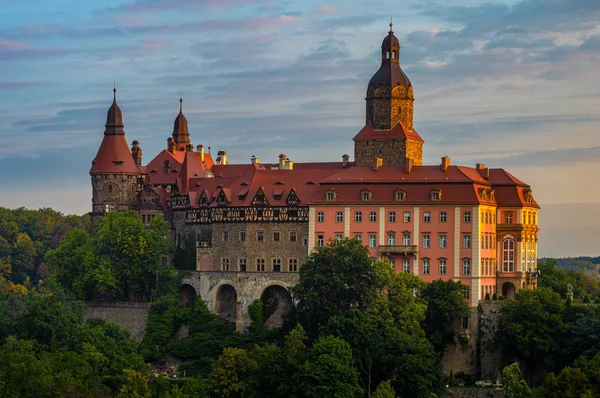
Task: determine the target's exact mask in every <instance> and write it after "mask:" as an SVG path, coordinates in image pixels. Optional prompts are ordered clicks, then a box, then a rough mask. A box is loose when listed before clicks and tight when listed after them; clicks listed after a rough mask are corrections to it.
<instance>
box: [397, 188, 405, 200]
mask: <svg viewBox="0 0 600 398" xmlns="http://www.w3.org/2000/svg"><path fill="white" fill-rule="evenodd" d="M394 199H395V200H396V202H403V201H405V200H406V191H405V190H404V189H396V191H394Z"/></svg>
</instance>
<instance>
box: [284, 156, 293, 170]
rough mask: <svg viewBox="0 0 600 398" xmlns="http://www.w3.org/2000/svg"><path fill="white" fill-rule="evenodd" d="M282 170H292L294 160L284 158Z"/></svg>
mask: <svg viewBox="0 0 600 398" xmlns="http://www.w3.org/2000/svg"><path fill="white" fill-rule="evenodd" d="M283 170H294V162H292V161H291V160H289V159H288V158H286V159H285V162H284V163H283Z"/></svg>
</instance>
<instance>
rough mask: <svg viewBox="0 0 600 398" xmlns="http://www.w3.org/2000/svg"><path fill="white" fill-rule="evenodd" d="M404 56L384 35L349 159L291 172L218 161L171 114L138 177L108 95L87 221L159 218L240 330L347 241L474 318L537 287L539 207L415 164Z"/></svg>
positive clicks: (469, 170)
mask: <svg viewBox="0 0 600 398" xmlns="http://www.w3.org/2000/svg"><path fill="white" fill-rule="evenodd" d="M399 58H400V45H399V42H398V39H397V38H396V36H395V35H394V33H393V31H392V29H391V25H390V31H389V32H388V34H387V36H386V37H385V38H384V40H383V43H382V47H381V66H380V68H379V70H377V72H376V73H375V74H374V75H373V77H372V78H371V80H370V81H369V83H368V86H367V91H366V120H365V126H364V127H363V128H362V129H361V130H360V131H359V132H358V133H357V134H356V135H355V136H354V159H353V160H350V157H349V156H348V155H343V156H341V157H340V159H339V160H337V159H336V160H331V161H330V162H322V163H295V162H293V161H292V160H290V159H289V158H288V157H287V156H286V155H285V154H281V155H280V156H279V159H278V161H277V162H273V163H269V162H266V163H265V162H262V161H261V160H260V159H259V158H257V157H255V156H253V157H252V158H251V159H249V162H248V163H246V164H230V163H229V162H228V161H227V153H226V152H225V151H219V152H218V154H217V156H216V157H213V155H212V154H211V153H210V151H206V150H205V148H204V146H202V145H198V146H195V147H194V146H193V145H192V143H191V140H190V134H189V131H188V122H187V120H186V118H185V116H184V115H183V111H182V110H181V108H180V112H179V115H177V117H176V119H175V122H174V126H173V134H172V136H171V137H169V138H168V140H167V145H166V148H165V149H164V150H163V151H161V152H160V153H159V154H158V155H156V156H155V157H154V158H153V159H152V160H151V161H150V162H149V163H147V164H146V165H143V164H142V150H141V148H140V145H139V143H138V141H133V142H132V145H131V147H129V145H128V143H127V141H126V139H125V131H124V125H123V117H122V112H121V110H120V108H119V106H118V105H117V101H116V94H115V99H114V101H113V104H112V105H111V107H110V109H109V111H108V115H107V122H106V126H105V127H106V129H105V131H104V138H103V140H102V143H101V145H100V148H99V150H98V154H97V155H96V157H95V158H94V160H93V161H92V168H91V170H90V175H91V178H92V188H93V199H92V211H93V214H94V215H101V214H103V213H105V212H108V211H125V210H136V211H139V213H140V216H141V218H142V221H144V222H145V223H147V222H149V221H150V220H151V219H152V217H155V216H161V217H165V218H166V219H167V220H169V222H170V225H171V228H172V236H173V240H174V244H175V245H176V246H177V247H182V246H184V245H185V244H188V245H190V244H192V245H194V247H195V250H196V271H197V272H196V273H195V274H193V275H191V276H190V277H189V279H188V282H187V284H188V285H189V286H191V287H188V289H190V291H191V293H190V294H200V295H201V296H202V297H203V298H204V299H205V300H206V301H207V302H208V303H209V306H210V307H211V308H212V309H213V310H215V311H217V312H219V313H221V314H222V315H223V316H226V317H230V318H231V319H232V320H237V321H238V322H241V323H246V322H245V321H244V319H245V318H244V316H245V315H244V311H245V308H246V307H244V306H247V304H248V303H249V302H251V301H252V300H253V299H255V298H260V297H261V296H263V297H264V295H265V294H270V295H271V296H273V297H277V298H278V299H280V300H281V302H282V304H281V311H284V310H285V308H284V307H286V306H289V305H290V303H291V301H290V299H289V294H287V295H286V293H287V292H286V290H285V289H286V288H287V287H289V286H290V285H293V284H294V283H295V282H296V281H297V278H298V271H299V268H300V266H301V264H303V263H304V261H305V260H306V258H307V256H308V255H309V254H310V253H311V252H312V251H313V250H314V248H315V247H316V246H319V245H323V244H325V243H326V242H327V241H328V240H329V239H343V238H345V237H350V238H356V239H360V240H362V241H363V243H364V244H365V245H367V246H368V248H369V252H370V254H371V256H372V258H373V259H377V258H383V257H385V258H388V259H389V260H390V262H391V264H392V265H393V266H394V268H395V270H396V272H410V273H413V274H415V275H418V276H419V277H421V278H422V279H424V280H425V281H432V280H435V279H439V278H442V279H452V280H455V281H460V282H461V283H463V284H464V285H466V286H468V287H469V288H470V290H469V291H465V293H464V294H465V297H466V298H467V299H468V301H469V304H470V305H471V306H476V305H477V303H478V302H479V300H483V299H485V297H486V295H488V294H489V296H490V297H491V296H492V295H493V294H494V293H495V294H497V295H498V296H505V297H507V298H510V297H512V296H514V294H515V293H516V292H517V291H518V290H520V289H525V288H533V287H535V286H536V275H537V271H536V270H537V263H536V258H537V234H538V227H537V223H538V210H539V206H538V204H537V203H536V201H535V200H534V198H533V195H532V191H531V188H530V186H529V185H527V184H526V183H524V182H522V181H520V180H519V179H517V178H516V177H515V176H513V175H512V174H510V173H509V172H508V171H506V170H504V169H501V168H488V167H486V166H485V165H483V164H477V165H475V167H470V166H459V165H453V164H451V162H450V158H449V157H443V158H441V160H440V162H439V163H438V164H434V165H423V162H422V153H423V144H424V140H423V139H422V138H421V136H420V135H419V134H418V133H417V131H416V130H415V129H414V126H413V106H414V101H415V98H414V90H413V86H412V84H411V82H410V80H409V79H408V77H407V76H406V74H405V73H404V72H403V71H402V69H401V67H400V62H399ZM192 290H193V291H192ZM273 322H275V323H277V319H275V320H274V321H273Z"/></svg>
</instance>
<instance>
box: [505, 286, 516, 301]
mask: <svg viewBox="0 0 600 398" xmlns="http://www.w3.org/2000/svg"><path fill="white" fill-rule="evenodd" d="M515 293H516V288H515V285H514V284H513V283H512V282H504V284H503V285H502V295H503V296H504V298H505V299H507V300H513V299H514V298H515Z"/></svg>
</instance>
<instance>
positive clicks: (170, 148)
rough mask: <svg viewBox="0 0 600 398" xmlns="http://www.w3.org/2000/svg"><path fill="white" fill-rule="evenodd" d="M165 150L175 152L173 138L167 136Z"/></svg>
mask: <svg viewBox="0 0 600 398" xmlns="http://www.w3.org/2000/svg"><path fill="white" fill-rule="evenodd" d="M167 151H169V152H171V153H174V152H175V143H174V142H173V138H171V137H169V138H167Z"/></svg>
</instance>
